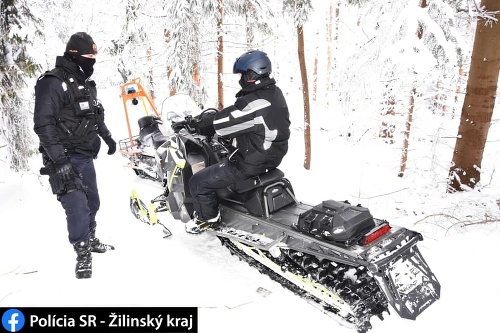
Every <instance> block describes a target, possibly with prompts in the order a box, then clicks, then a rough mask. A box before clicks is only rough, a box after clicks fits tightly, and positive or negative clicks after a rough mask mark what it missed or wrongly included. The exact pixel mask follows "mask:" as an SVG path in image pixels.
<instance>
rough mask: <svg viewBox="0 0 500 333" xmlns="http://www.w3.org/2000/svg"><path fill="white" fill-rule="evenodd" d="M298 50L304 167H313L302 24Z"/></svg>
mask: <svg viewBox="0 0 500 333" xmlns="http://www.w3.org/2000/svg"><path fill="white" fill-rule="evenodd" d="M297 50H298V53H299V64H300V76H301V77H302V97H303V101H304V144H305V153H304V155H305V156H304V168H305V169H306V170H309V169H310V168H311V115H310V112H309V110H310V105H309V84H308V81H307V68H306V59H305V53H304V33H303V28H302V26H300V27H297Z"/></svg>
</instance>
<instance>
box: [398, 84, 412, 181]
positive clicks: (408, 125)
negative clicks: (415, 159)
mask: <svg viewBox="0 0 500 333" xmlns="http://www.w3.org/2000/svg"><path fill="white" fill-rule="evenodd" d="M416 93H417V89H415V88H413V90H412V92H411V95H410V109H409V110H408V118H407V119H406V129H405V132H404V139H403V155H402V156H401V166H400V169H399V173H398V177H403V176H404V175H405V171H406V162H408V147H409V146H410V132H411V123H412V122H413V110H414V109H415V94H416Z"/></svg>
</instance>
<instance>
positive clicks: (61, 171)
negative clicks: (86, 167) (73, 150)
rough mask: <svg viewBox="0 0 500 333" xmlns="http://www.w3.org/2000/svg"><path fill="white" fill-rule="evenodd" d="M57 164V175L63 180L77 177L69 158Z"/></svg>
mask: <svg viewBox="0 0 500 333" xmlns="http://www.w3.org/2000/svg"><path fill="white" fill-rule="evenodd" d="M55 165H56V175H57V176H58V177H59V178H60V179H61V180H63V181H68V180H73V179H75V175H76V172H75V170H74V169H73V166H72V165H71V163H70V162H69V160H68V159H66V160H63V161H58V162H56V163H55Z"/></svg>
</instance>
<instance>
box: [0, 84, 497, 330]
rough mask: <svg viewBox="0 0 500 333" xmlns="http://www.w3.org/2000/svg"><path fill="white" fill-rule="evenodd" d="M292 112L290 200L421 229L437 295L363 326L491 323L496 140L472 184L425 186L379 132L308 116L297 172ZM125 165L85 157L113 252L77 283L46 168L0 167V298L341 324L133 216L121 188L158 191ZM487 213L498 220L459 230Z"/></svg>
mask: <svg viewBox="0 0 500 333" xmlns="http://www.w3.org/2000/svg"><path fill="white" fill-rule="evenodd" d="M118 96H119V90H118V88H111V89H108V90H104V91H103V92H101V98H102V99H103V102H104V105H105V107H106V110H107V122H108V124H109V127H110V128H111V131H112V133H114V137H115V139H116V140H119V139H122V138H125V137H126V136H127V134H126V128H125V126H124V116H123V111H122V106H121V100H120V99H119V98H118ZM294 109H296V108H294ZM295 112H299V113H300V111H298V110H295ZM293 117H294V119H295V120H296V121H295V123H294V126H293V128H294V130H293V131H292V138H291V142H290V147H291V149H290V152H289V154H288V155H287V156H286V157H285V160H284V161H283V163H282V166H281V168H282V169H283V170H284V171H285V173H286V174H287V176H288V178H289V179H290V180H291V182H292V184H293V186H294V190H295V192H296V195H297V197H298V199H299V200H301V201H304V202H309V203H318V202H320V201H321V200H325V199H335V200H344V199H348V200H349V201H350V202H351V203H353V204H357V203H361V204H362V205H363V206H366V207H368V208H370V210H371V212H372V214H373V215H374V216H375V217H379V218H385V219H387V220H389V221H390V222H391V223H393V224H397V225H401V226H405V227H408V228H411V229H414V230H417V231H419V232H421V233H422V234H423V236H424V241H423V242H420V243H419V248H420V250H421V252H422V254H423V256H424V258H425V259H426V261H427V263H428V264H429V266H430V267H431V269H432V270H433V272H434V273H435V274H436V276H437V278H438V279H439V281H440V283H441V286H442V291H441V299H440V300H439V301H437V302H436V303H434V304H433V305H432V306H431V307H430V308H428V309H427V310H426V311H425V312H424V313H423V314H422V315H421V316H420V317H418V318H417V320H416V321H408V320H404V319H400V318H399V317H398V316H397V314H396V313H395V311H392V312H391V315H385V320H384V321H380V320H379V319H377V318H374V319H373V320H372V324H373V326H374V327H373V329H372V331H371V332H374V333H376V332H384V333H396V332H398V333H399V332H407V333H413V332H424V331H427V332H442V331H454V332H469V331H475V332H481V333H483V332H485V333H487V332H496V331H497V330H498V327H497V326H498V325H497V324H498V319H497V317H496V316H497V310H498V307H497V306H495V305H494V304H495V300H496V299H499V298H500V284H498V281H497V276H498V274H500V267H499V265H498V262H497V260H496V259H495V258H496V256H497V254H498V253H500V230H499V226H500V225H499V223H498V219H499V217H500V210H499V207H498V206H497V204H496V202H495V198H497V199H498V198H500V195H499V192H500V191H499V189H500V186H499V180H498V177H496V178H495V177H494V176H495V173H494V164H495V163H497V162H495V160H494V159H492V158H491V155H496V156H498V152H499V151H500V149H499V147H498V142H493V143H491V144H490V145H489V148H488V149H489V150H488V151H487V152H486V154H485V158H486V160H487V161H489V162H488V163H486V162H485V164H486V165H487V166H489V167H490V169H489V175H491V179H492V180H491V184H489V185H488V186H486V187H485V189H484V190H483V191H482V192H477V191H475V192H470V193H459V194H455V195H447V194H445V193H444V191H443V190H442V188H443V187H442V185H440V184H437V183H438V182H439V181H441V182H443V181H444V179H441V178H440V176H441V175H440V174H439V175H435V174H432V175H429V174H428V173H426V171H425V170H424V171H421V170H416V169H413V170H412V169H411V168H410V169H409V176H407V177H405V178H398V177H396V174H397V171H398V169H397V168H395V167H394V166H395V165H397V163H395V162H394V159H395V158H398V153H396V152H394V150H396V149H394V148H387V147H388V146H387V145H386V144H382V143H379V142H377V140H372V141H364V142H363V144H358V143H356V142H355V141H349V140H347V139H346V138H345V137H343V136H340V135H336V134H335V133H336V132H333V131H332V130H330V131H326V130H321V129H320V126H314V127H313V132H312V138H313V159H312V161H313V162H312V168H311V170H309V171H306V170H304V169H303V167H302V164H303V147H302V146H303V143H302V142H303V138H302V131H301V130H300V129H299V128H300V126H301V123H300V115H294V116H293ZM297 119H298V121H297ZM411 144H412V146H411V147H412V149H413V150H412V152H413V153H414V154H421V155H422V156H427V157H428V158H435V159H436V160H438V161H440V162H442V163H447V162H449V160H450V158H451V155H450V154H449V151H448V152H442V153H441V152H437V151H430V150H429V146H428V145H429V143H428V142H427V143H422V146H418V143H417V142H412V143H411ZM384 147H385V148H384ZM431 155H432V156H431ZM423 158H424V157H423ZM125 163H126V160H125V158H123V157H122V156H120V155H119V154H118V153H117V154H115V155H113V156H108V155H106V151H105V149H103V151H102V152H101V154H100V156H99V158H98V159H97V160H96V168H97V173H98V182H99V184H100V194H101V210H100V211H99V213H98V216H97V220H98V236H99V237H100V238H101V240H102V241H104V242H108V243H110V244H113V245H115V247H116V251H113V252H110V253H106V254H94V260H93V276H92V278H91V279H89V280H77V279H75V277H74V271H73V270H74V263H75V254H74V252H73V249H72V248H71V246H70V244H69V243H68V241H67V231H66V222H65V216H64V213H63V210H62V208H61V207H60V204H59V203H58V202H57V200H56V199H55V197H54V196H53V195H52V194H51V193H50V188H49V185H48V180H47V178H46V177H44V176H39V175H38V174H37V170H38V168H39V167H40V162H39V159H38V158H34V159H33V169H32V171H31V172H23V173H17V174H16V173H12V172H9V171H7V170H4V172H2V173H1V174H0V196H1V200H0V307H21V306H90V307H93V306H169V307H177V306H196V307H199V322H198V325H199V332H202V333H209V332H220V333H229V332H239V333H246V332H256V331H260V332H301V331H304V332H328V331H331V332H338V333H340V332H352V330H350V329H347V328H345V327H341V326H339V324H338V323H337V322H335V321H334V320H333V319H331V318H330V317H328V316H327V315H325V314H323V313H322V312H321V311H320V310H318V309H316V308H315V307H313V306H312V305H310V304H308V303H307V302H306V301H305V300H303V299H301V298H299V297H298V296H295V295H293V294H292V293H291V292H290V291H288V290H286V289H284V288H282V287H281V286H280V285H279V284H278V283H276V282H274V281H272V280H270V279H269V278H268V277H267V276H263V275H261V274H260V273H259V272H258V271H257V270H255V269H253V268H251V267H249V266H248V265H247V264H246V263H244V262H241V261H239V260H238V259H237V258H236V257H234V256H231V255H230V253H229V251H228V250H227V249H226V248H224V247H222V246H220V243H219V241H218V240H217V239H215V238H214V237H212V236H210V235H208V234H201V235H190V234H187V233H185V232H184V229H183V227H184V225H183V223H181V222H179V221H175V220H173V219H172V218H171V217H170V216H169V215H168V213H161V214H160V215H159V217H160V220H161V222H162V223H164V224H165V225H166V226H167V227H168V228H169V229H170V230H171V231H172V232H173V235H172V236H171V237H169V238H163V232H162V227H161V226H160V225H155V226H149V225H147V224H144V223H142V222H140V221H139V220H137V219H135V218H134V217H133V215H132V214H131V212H130V209H129V196H130V193H131V191H132V189H136V190H137V191H138V193H139V195H140V196H141V197H142V198H143V199H144V200H145V201H146V200H149V199H151V198H153V197H154V196H156V195H157V194H159V193H160V192H161V190H162V189H161V185H160V184H156V183H153V182H151V181H147V180H142V179H139V178H138V177H136V176H135V175H134V173H133V172H132V171H131V170H130V169H127V168H125V167H124V165H125ZM436 163H438V162H436ZM412 172H414V173H420V174H413V175H412ZM486 216H488V217H487V218H488V219H496V220H497V222H493V223H481V224H476V225H473V226H467V227H465V226H464V222H467V221H468V220H470V221H475V220H477V219H480V218H482V219H486Z"/></svg>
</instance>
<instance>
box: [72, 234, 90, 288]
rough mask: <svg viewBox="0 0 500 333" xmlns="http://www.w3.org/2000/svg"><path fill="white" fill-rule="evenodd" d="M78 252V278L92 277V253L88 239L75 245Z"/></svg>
mask: <svg viewBox="0 0 500 333" xmlns="http://www.w3.org/2000/svg"><path fill="white" fill-rule="evenodd" d="M73 248H74V249H75V252H76V267H75V275H76V278H77V279H90V278H91V277H92V253H91V252H90V243H89V241H88V240H85V241H83V242H79V243H76V244H74V245H73Z"/></svg>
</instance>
